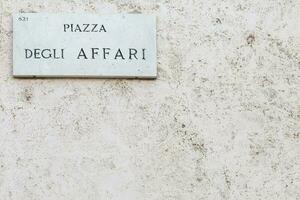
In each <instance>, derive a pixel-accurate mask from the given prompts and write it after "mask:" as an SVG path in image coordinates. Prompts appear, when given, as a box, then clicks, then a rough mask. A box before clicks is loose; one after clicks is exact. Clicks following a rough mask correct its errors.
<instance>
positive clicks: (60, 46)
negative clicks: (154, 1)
mask: <svg viewBox="0 0 300 200" xmlns="http://www.w3.org/2000/svg"><path fill="white" fill-rule="evenodd" d="M13 75H14V76H15V77H99V78H102V77H103V78H156V75H157V67H156V18H155V16H153V15H144V14H126V15H107V16H100V15H90V14H36V13H26V14H24V13H21V14H15V15H14V16H13Z"/></svg>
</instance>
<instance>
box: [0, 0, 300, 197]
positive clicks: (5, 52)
mask: <svg viewBox="0 0 300 200" xmlns="http://www.w3.org/2000/svg"><path fill="white" fill-rule="evenodd" d="M0 8H1V10H0V12H1V13H0V14H1V15H0V17H1V18H0V19H1V21H0V22H1V24H0V25H1V26H0V28H1V29H0V31H1V33H0V199H1V200H99V199H107V200H125V199H126V200H127V199H128V200H142V199H145V200H200V199H214V200H215V199H232V200H235V199H264V200H274V199H300V94H299V90H300V55H299V52H300V26H299V13H300V4H299V1H297V0H294V1H293V0H292V1H288V0H281V1H275V0H253V1H243V0H209V1H204V0H194V1H192V0H185V1H184V0H172V1H170V0H164V1H158V0H157V1H146V0H140V1H138V0H128V1H125V0H124V1H111V0H103V1H100V0H99V1H97V0H90V1H83V0H64V1H63V0H48V1H46V0H22V1H21V0H19V1H17V0H0ZM14 12H50V13H56V12H66V13H68V12H72V13H82V12H84V13H98V14H113V13H155V14H156V15H157V20H158V25H157V39H158V41H157V45H158V70H159V77H158V79H157V80H154V81H149V80H148V81H144V80H108V79H106V80H101V79H14V78H12V75H11V74H12V18H11V14H12V13H14ZM24 34H26V33H24ZM44 34H47V33H44ZM41 37H43V35H41Z"/></svg>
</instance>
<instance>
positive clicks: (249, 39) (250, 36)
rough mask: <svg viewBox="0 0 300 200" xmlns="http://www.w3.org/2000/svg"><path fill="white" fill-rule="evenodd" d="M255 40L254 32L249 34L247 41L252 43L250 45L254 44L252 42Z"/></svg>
mask: <svg viewBox="0 0 300 200" xmlns="http://www.w3.org/2000/svg"><path fill="white" fill-rule="evenodd" d="M254 42H255V36H254V34H250V35H248V37H247V43H248V44H249V45H250V46H252V44H253V43H254Z"/></svg>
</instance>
